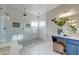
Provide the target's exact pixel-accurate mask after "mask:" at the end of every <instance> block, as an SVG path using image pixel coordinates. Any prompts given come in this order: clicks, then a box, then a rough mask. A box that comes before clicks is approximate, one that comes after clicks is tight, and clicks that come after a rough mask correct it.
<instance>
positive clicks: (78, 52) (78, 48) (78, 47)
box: [77, 45, 79, 55]
mask: <svg viewBox="0 0 79 59" xmlns="http://www.w3.org/2000/svg"><path fill="white" fill-rule="evenodd" d="M77 55H79V45H77Z"/></svg>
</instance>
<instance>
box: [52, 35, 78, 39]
mask: <svg viewBox="0 0 79 59" xmlns="http://www.w3.org/2000/svg"><path fill="white" fill-rule="evenodd" d="M53 36H58V37H64V38H70V39H73V40H79V35H76V36H75V35H73V36H63V35H57V34H55V35H53Z"/></svg>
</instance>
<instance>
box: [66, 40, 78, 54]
mask: <svg viewBox="0 0 79 59" xmlns="http://www.w3.org/2000/svg"><path fill="white" fill-rule="evenodd" d="M67 55H79V41H78V40H72V39H68V40H67Z"/></svg>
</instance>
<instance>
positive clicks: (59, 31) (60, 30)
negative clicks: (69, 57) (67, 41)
mask: <svg viewBox="0 0 79 59" xmlns="http://www.w3.org/2000/svg"><path fill="white" fill-rule="evenodd" d="M62 32H63V30H62V27H59V28H58V30H57V34H58V35H61V33H62Z"/></svg>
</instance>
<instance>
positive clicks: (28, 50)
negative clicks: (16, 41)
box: [20, 40, 60, 55]
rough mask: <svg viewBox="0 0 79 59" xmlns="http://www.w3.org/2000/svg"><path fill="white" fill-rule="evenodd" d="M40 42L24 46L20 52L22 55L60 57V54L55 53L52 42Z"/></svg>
mask: <svg viewBox="0 0 79 59" xmlns="http://www.w3.org/2000/svg"><path fill="white" fill-rule="evenodd" d="M38 42H39V43H35V44H30V45H26V46H24V47H23V48H22V49H21V50H20V55H60V54H59V53H56V52H53V44H52V42H50V41H39V40H38ZM33 43H34V41H33Z"/></svg>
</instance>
